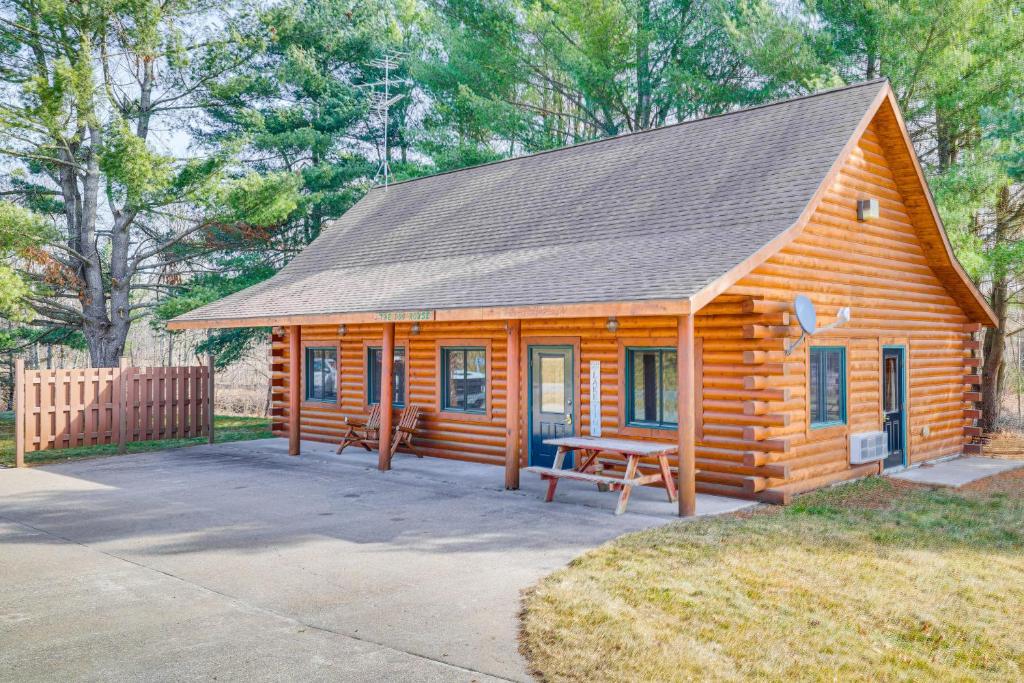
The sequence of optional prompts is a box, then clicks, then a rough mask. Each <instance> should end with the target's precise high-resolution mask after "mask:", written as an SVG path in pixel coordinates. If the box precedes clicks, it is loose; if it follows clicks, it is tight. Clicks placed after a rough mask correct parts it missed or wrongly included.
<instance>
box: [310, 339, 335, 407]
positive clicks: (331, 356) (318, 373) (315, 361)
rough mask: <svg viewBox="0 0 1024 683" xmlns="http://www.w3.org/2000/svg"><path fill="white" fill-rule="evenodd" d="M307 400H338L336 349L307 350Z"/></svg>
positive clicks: (331, 347)
mask: <svg viewBox="0 0 1024 683" xmlns="http://www.w3.org/2000/svg"><path fill="white" fill-rule="evenodd" d="M306 400H307V401H324V402H333V401H337V400H338V351H337V349H336V348H335V347H333V346H328V347H309V348H307V349H306Z"/></svg>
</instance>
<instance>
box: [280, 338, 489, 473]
mask: <svg viewBox="0 0 1024 683" xmlns="http://www.w3.org/2000/svg"><path fill="white" fill-rule="evenodd" d="M410 327H411V326H410V324H409V323H399V324H397V325H396V326H395V346H396V347H405V348H406V358H407V367H408V386H407V393H408V396H407V397H406V405H408V404H410V403H415V404H418V405H421V406H423V407H424V408H425V413H424V415H423V417H422V418H421V420H420V431H421V436H420V437H419V438H416V439H415V442H416V443H417V447H418V449H419V450H420V452H421V453H423V454H424V455H431V456H438V457H446V458H452V459H456V460H468V461H472V462H483V463H490V464H494V465H503V464H504V462H505V327H504V323H502V322H500V321H499V322H488V323H445V324H440V323H422V324H421V327H422V331H421V332H420V333H419V334H417V335H411V334H410ZM382 331H383V328H382V326H381V325H373V324H366V325H355V324H353V325H348V326H347V328H346V332H345V335H344V336H339V334H338V327H337V326H336V325H316V326H303V327H302V343H303V347H304V348H305V347H310V346H335V345H336V346H337V347H338V348H340V354H339V364H340V366H341V367H340V372H339V385H340V386H339V390H338V401H337V402H336V403H330V404H329V403H318V402H310V401H304V402H303V403H302V409H301V411H300V412H301V422H302V438H303V439H309V440H312V441H325V442H330V443H336V442H337V441H338V440H339V439H340V438H341V434H342V431H343V422H342V420H343V418H344V417H345V416H349V415H351V416H361V415H365V414H366V412H367V410H368V408H367V405H366V353H367V351H366V350H367V347H369V346H377V347H379V346H380V345H381V338H382V333H383V332H382ZM439 343H450V344H452V345H455V344H458V345H480V346H482V345H489V346H490V350H491V354H490V367H488V375H489V378H490V395H489V399H490V400H489V403H488V414H487V415H483V416H481V415H456V414H454V413H443V414H442V413H441V411H440V410H439V406H440V395H439V394H438V381H437V376H438V363H439V359H438V344H439ZM270 353H271V370H272V374H271V382H272V392H273V393H272V397H273V402H272V416H273V420H274V422H273V429H274V433H275V434H279V435H281V436H286V435H287V433H288V367H289V363H290V361H291V359H290V358H289V357H288V342H287V328H280V329H278V328H275V330H274V333H273V337H272V343H271V351H270ZM396 420H397V415H396Z"/></svg>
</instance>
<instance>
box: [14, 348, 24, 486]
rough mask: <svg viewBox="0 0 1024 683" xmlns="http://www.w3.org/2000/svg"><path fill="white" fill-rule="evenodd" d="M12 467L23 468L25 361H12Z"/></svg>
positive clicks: (20, 359) (19, 359)
mask: <svg viewBox="0 0 1024 683" xmlns="http://www.w3.org/2000/svg"><path fill="white" fill-rule="evenodd" d="M14 466H15V467H24V466H25V359H24V358H18V359H17V360H15V361H14Z"/></svg>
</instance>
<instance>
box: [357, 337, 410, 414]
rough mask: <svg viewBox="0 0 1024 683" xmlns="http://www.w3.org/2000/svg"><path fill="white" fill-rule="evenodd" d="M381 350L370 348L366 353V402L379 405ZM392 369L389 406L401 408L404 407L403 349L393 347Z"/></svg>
mask: <svg viewBox="0 0 1024 683" xmlns="http://www.w3.org/2000/svg"><path fill="white" fill-rule="evenodd" d="M382 355H383V353H382V352H381V348H380V347H379V346H371V347H369V348H368V349H367V351H366V402H367V403H368V404H370V405H371V406H372V405H376V404H378V403H380V373H381V369H380V368H381V356H382ZM394 358H395V359H394V368H393V371H392V376H391V377H392V378H391V389H392V391H393V392H394V393H393V394H392V397H391V405H393V406H395V407H396V408H401V407H403V406H404V405H405V348H404V347H401V346H396V347H395V357H394Z"/></svg>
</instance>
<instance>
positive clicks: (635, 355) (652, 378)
mask: <svg viewBox="0 0 1024 683" xmlns="http://www.w3.org/2000/svg"><path fill="white" fill-rule="evenodd" d="M677 358H678V355H677V351H676V349H672V348H665V349H662V348H627V349H626V397H627V400H626V423H627V424H629V425H632V426H635V427H654V428H656V429H676V428H677V427H678V426H679V375H678V371H679V366H678V363H677Z"/></svg>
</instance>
